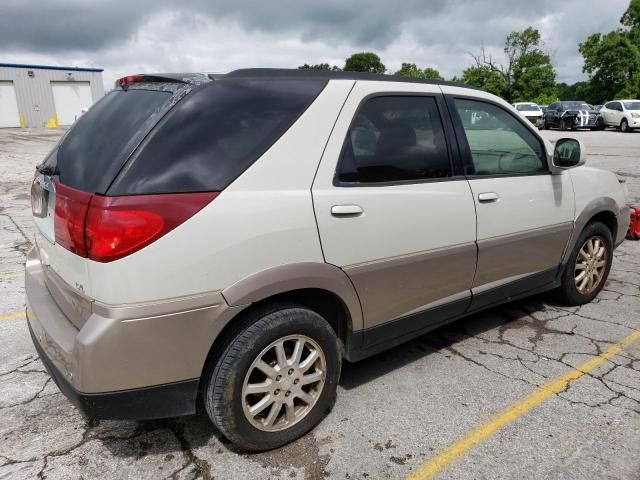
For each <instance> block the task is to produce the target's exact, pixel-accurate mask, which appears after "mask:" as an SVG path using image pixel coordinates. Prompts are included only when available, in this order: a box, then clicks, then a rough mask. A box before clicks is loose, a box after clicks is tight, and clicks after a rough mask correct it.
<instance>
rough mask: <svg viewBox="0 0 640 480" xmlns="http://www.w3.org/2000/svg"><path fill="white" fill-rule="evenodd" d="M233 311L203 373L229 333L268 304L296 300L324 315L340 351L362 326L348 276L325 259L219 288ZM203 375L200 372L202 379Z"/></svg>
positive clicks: (214, 345)
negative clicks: (337, 341) (340, 345)
mask: <svg viewBox="0 0 640 480" xmlns="http://www.w3.org/2000/svg"><path fill="white" fill-rule="evenodd" d="M221 293H222V296H223V297H224V299H225V300H226V303H227V304H228V305H229V306H230V307H232V308H234V315H233V316H232V317H231V318H230V319H228V320H227V321H226V323H225V325H224V327H223V328H222V329H221V330H220V332H219V333H218V335H216V337H215V339H213V341H212V344H211V347H210V349H209V353H208V355H207V359H206V361H205V363H204V365H203V369H202V373H203V374H204V373H205V372H206V370H207V368H208V367H209V365H210V364H211V362H213V361H215V360H216V359H217V358H218V355H219V354H220V353H222V351H224V348H225V345H226V344H227V342H228V341H229V339H230V337H232V336H233V335H234V334H236V333H237V331H238V330H239V329H241V328H242V327H243V326H245V325H246V322H247V321H249V319H250V316H251V314H252V313H253V312H257V311H264V310H265V309H268V308H269V306H270V305H277V304H292V303H293V304H298V305H302V306H304V307H306V308H309V309H310V310H313V311H315V312H316V313H318V314H319V315H321V316H322V317H323V318H325V319H326V320H327V321H328V322H329V324H330V325H331V326H332V328H333V329H334V331H335V332H336V336H337V337H338V339H339V340H340V341H341V343H342V347H343V354H344V353H346V352H347V351H348V349H349V345H348V342H349V341H350V338H351V337H352V335H351V334H350V333H351V332H354V331H359V330H361V329H362V328H363V318H362V308H361V306H360V300H359V299H358V296H357V294H356V291H355V288H354V287H353V284H352V283H351V280H350V279H349V277H348V276H347V274H346V273H344V272H343V271H342V270H341V269H339V268H338V267H336V266H334V265H330V264H326V263H315V262H304V263H296V264H291V265H281V266H278V267H273V268H269V269H267V270H263V271H261V272H258V273H255V274H253V275H251V276H249V277H247V278H245V279H242V280H240V281H238V282H236V283H235V284H233V285H231V286H229V287H227V288H226V289H224V290H223V291H222V292H221ZM203 380H204V375H201V383H202V381H203Z"/></svg>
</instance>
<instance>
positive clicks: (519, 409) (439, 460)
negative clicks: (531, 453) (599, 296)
mask: <svg viewBox="0 0 640 480" xmlns="http://www.w3.org/2000/svg"><path fill="white" fill-rule="evenodd" d="M638 340H640V331H638V330H634V331H633V333H632V334H631V335H629V336H628V337H626V338H624V339H623V340H622V341H621V342H620V343H616V344H615V345H613V346H611V347H610V348H608V349H607V350H605V351H604V352H603V353H602V354H600V355H598V356H597V357H594V358H592V359H591V360H589V361H588V362H585V363H583V364H582V365H580V366H579V367H577V368H575V369H574V370H571V371H569V372H567V373H565V374H564V375H562V376H560V377H558V378H556V379H555V380H552V381H550V382H548V383H546V384H544V385H542V386H541V387H538V388H537V389H536V390H535V391H534V392H533V393H530V394H529V395H527V396H525V397H524V398H522V399H521V400H519V401H518V402H516V403H515V404H513V405H511V406H510V407H508V408H506V409H505V410H503V411H502V412H500V413H499V414H498V415H496V416H495V417H493V418H492V419H490V420H489V421H487V422H485V423H484V424H482V425H480V426H479V427H477V428H475V429H473V430H472V431H471V432H469V433H468V434H467V435H465V436H464V437H462V438H461V439H460V440H457V441H456V442H454V443H452V444H451V445H449V447H447V448H446V449H445V450H443V451H442V452H440V453H439V454H438V455H436V456H435V457H433V458H431V459H430V460H428V461H427V462H426V463H424V464H423V465H422V466H421V467H420V468H419V469H418V470H417V471H415V472H413V473H411V474H409V476H408V477H407V479H409V480H426V479H429V478H432V477H433V476H434V475H435V474H436V473H438V472H439V471H441V470H442V469H444V468H446V467H447V466H448V465H450V464H451V463H452V462H454V461H455V460H456V459H458V458H459V457H461V456H462V455H464V454H465V453H467V452H468V451H469V450H471V449H472V448H473V447H474V446H476V445H478V444H479V443H481V442H483V441H484V440H486V439H488V438H489V437H490V436H491V435H493V434H494V433H495V432H497V431H498V430H500V429H501V428H503V427H505V426H506V425H508V424H509V423H511V422H513V421H514V420H516V419H517V418H518V417H520V416H522V415H524V414H525V413H527V412H528V411H529V410H531V409H532V408H534V407H536V406H538V405H540V404H541V403H542V402H544V401H545V400H546V399H547V398H549V397H551V396H553V395H555V394H557V393H559V392H562V391H563V390H565V389H566V388H567V386H568V385H569V384H570V383H571V382H573V381H574V380H577V379H578V378H580V377H582V376H583V375H585V374H587V373H589V372H591V371H593V370H594V369H595V368H596V367H598V366H599V365H601V364H603V363H604V362H606V361H607V360H609V359H610V358H611V357H613V356H615V355H617V354H618V353H620V352H621V351H622V350H624V349H626V348H628V347H629V346H631V345H632V344H633V343H635V342H637V341H638Z"/></svg>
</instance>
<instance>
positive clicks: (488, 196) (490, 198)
mask: <svg viewBox="0 0 640 480" xmlns="http://www.w3.org/2000/svg"><path fill="white" fill-rule="evenodd" d="M499 198H500V195H498V194H497V193H496V192H484V193H479V194H478V201H479V202H482V203H489V202H495V201H496V200H498V199H499Z"/></svg>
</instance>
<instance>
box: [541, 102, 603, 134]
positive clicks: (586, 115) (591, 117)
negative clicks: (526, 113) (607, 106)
mask: <svg viewBox="0 0 640 480" xmlns="http://www.w3.org/2000/svg"><path fill="white" fill-rule="evenodd" d="M544 128H559V129H560V130H573V129H576V128H588V129H591V130H602V129H603V128H604V123H603V122H602V118H601V116H600V112H598V111H597V110H594V108H593V107H592V106H591V105H589V104H588V103H586V102H582V101H564V102H556V103H552V104H551V105H549V108H547V111H546V112H545V114H544Z"/></svg>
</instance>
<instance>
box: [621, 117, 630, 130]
mask: <svg viewBox="0 0 640 480" xmlns="http://www.w3.org/2000/svg"><path fill="white" fill-rule="evenodd" d="M620 131H621V132H624V133H629V132H630V131H631V129H630V128H629V123H628V122H627V119H626V118H623V119H622V121H621V122H620Z"/></svg>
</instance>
